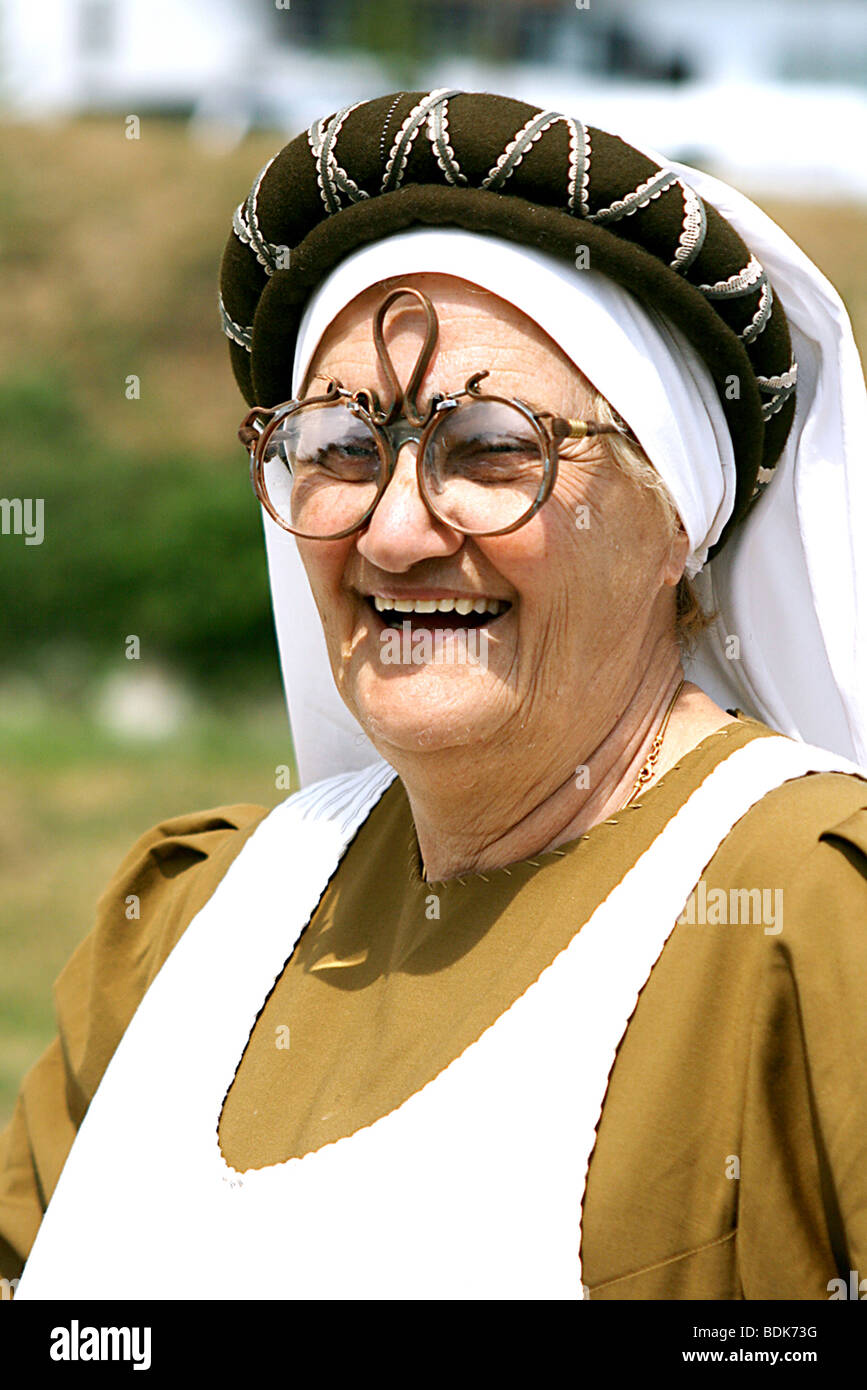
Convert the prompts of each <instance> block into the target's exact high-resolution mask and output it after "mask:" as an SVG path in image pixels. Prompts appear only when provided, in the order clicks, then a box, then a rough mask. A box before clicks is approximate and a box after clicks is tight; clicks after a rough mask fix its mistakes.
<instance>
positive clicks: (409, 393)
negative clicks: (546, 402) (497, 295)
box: [238, 286, 633, 541]
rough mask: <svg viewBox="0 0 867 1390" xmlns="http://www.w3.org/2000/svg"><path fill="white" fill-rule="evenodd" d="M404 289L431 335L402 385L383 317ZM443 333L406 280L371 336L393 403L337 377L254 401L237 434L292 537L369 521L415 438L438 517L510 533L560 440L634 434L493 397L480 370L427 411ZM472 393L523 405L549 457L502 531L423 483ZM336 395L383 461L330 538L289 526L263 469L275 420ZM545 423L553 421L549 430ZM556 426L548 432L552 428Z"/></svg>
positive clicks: (538, 503) (544, 487) (424, 495)
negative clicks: (443, 509)
mask: <svg viewBox="0 0 867 1390" xmlns="http://www.w3.org/2000/svg"><path fill="white" fill-rule="evenodd" d="M402 295H412V296H413V297H414V298H415V299H416V300H418V301H419V303H420V304H421V306H422V308H423V309H424V312H425V318H426V333H425V341H424V344H423V346H422V348H421V351H420V352H419V355H418V359H417V361H416V364H415V366H414V367H413V370H412V374H411V376H410V379H409V382H408V383H407V386H406V388H405V389H404V388H402V387H401V385H400V382H399V381H398V379H397V374H396V372H395V370H394V365H393V363H392V360H391V357H390V356H389V353H388V349H387V348H386V346H385V339H384V336H383V322H384V319H385V315H386V313H387V312H388V310H389V309H390V308H391V306H392V304H393V303H394V302H395V300H396V299H398V298H400V297H401V296H402ZM438 334H439V320H438V319H437V315H436V310H435V309H434V306H433V304H432V303H431V301H430V300H429V299H428V297H427V295H426V294H424V293H423V292H422V291H421V290H417V289H414V288H411V287H410V286H401V287H400V288H398V289H394V290H392V291H391V292H390V293H389V294H387V295H386V296H385V298H384V299H383V301H382V303H381V304H380V305H379V308H378V309H377V311H376V315H375V317H374V321H373V340H374V344H375V346H376V350H377V355H378V358H379V362H380V365H381V366H382V369H383V371H384V373H385V376H386V379H387V380H388V383H389V387H390V389H391V393H392V400H391V404H390V405H389V406H387V407H383V406H382V405H381V403H380V401H379V398H378V396H377V394H376V392H375V391H373V390H372V389H365V388H362V389H361V390H359V391H347V390H346V389H345V387H343V386H342V385H341V383H340V382H339V381H334V380H329V382H328V386H327V389H326V391H325V392H324V393H323V394H322V395H319V396H308V397H307V398H305V399H304V400H300V401H294V400H289V401H284V402H283V403H282V404H280V405H275V406H272V407H270V408H269V409H266V408H265V407H263V406H254V407H253V409H252V410H250V411H249V412H248V414H247V415H245V416H244V419H243V421H242V422H241V425H240V427H239V429H238V438H239V439H240V441H241V443H242V444H243V445H244V446H245V448H246V449H247V450H248V452H249V455H250V480H251V482H252V484H253V490H254V491H255V493H256V496H257V497H258V498H259V501H260V502H261V503H262V505H263V507H264V508H265V510H266V511H267V512H268V514H269V515H270V516H271V517H272V518H273V519H274V521H276V522H277V524H278V526H282V528H283V530H284V531H289V532H290V533H291V534H292V535H293V536H299V537H301V538H302V539H304V540H316V541H336V540H342V539H344V538H345V537H346V536H351V535H353V534H354V532H356V531H361V530H362V529H363V528H364V527H365V526H366V525H367V524H368V522H369V521H370V518H371V517H372V515H373V513H374V511H375V510H376V508H377V506H378V505H379V502H380V500H381V499H382V496H383V494H384V492H385V490H386V488H387V487H388V484H389V483H390V482H391V479H392V476H393V474H394V470H395V467H396V466H397V457H398V454H399V452H400V450H401V449H402V448H403V446H404V444H408V443H417V444H418V446H419V448H418V453H417V455H416V481H417V485H418V491H419V496H420V497H421V499H422V501H423V502H424V504H425V506H426V507H427V509H428V511H429V512H430V514H431V516H433V517H434V519H435V520H436V521H439V522H440V523H441V524H442V525H443V526H446V527H448V529H449V530H451V531H457V532H459V533H460V534H461V535H465V536H506V535H508V534H509V533H510V532H512V531H517V530H518V528H519V527H521V526H524V525H526V523H527V522H528V521H529V520H530V518H531V517H533V516H535V515H536V513H537V512H538V510H539V508H540V507H542V506H544V504H545V502H547V500H548V498H549V497H550V495H551V492H552V491H553V488H554V484H555V482H556V481H557V468H558V463H559V457H558V449H559V445H560V441H561V440H562V439H586V438H588V437H590V436H593V435H598V434H620V435H622V436H624V437H626V438H630V439H631V438H633V436H632V435H631V433H630V432H629V431H628V430H626V429H624V428H622V427H621V426H619V425H608V424H603V423H602V422H601V421H593V420H583V419H566V418H564V417H562V416H558V415H554V414H552V412H551V411H535V410H532V409H531V408H530V406H528V405H526V404H525V403H524V402H523V401H521V400H518V399H517V397H514V398H509V397H506V396H488V395H485V394H483V393H482V392H481V391H480V390H479V383H480V382H481V381H483V380H484V378H485V377H486V376H490V372H487V371H483V372H476V373H475V374H474V375H473V376H470V377H468V378H467V380H466V382H465V384H464V389H463V390H462V391H456V392H453V393H451V394H449V395H443V394H442V393H440V394H437V395H435V396H434V397H433V398H432V400H431V402H430V404H429V406H428V409H427V411H426V413H425V414H424V415H422V414H421V411H420V409H419V406H418V401H417V395H418V390H419V387H420V385H421V381H422V378H423V376H424V374H425V372H426V370H427V367H428V364H429V363H430V359H431V357H432V356H433V352H434V348H435V347H436V343H437V338H438ZM466 397H471V398H475V399H477V400H485V401H491V402H500V403H501V404H503V405H509V406H512V407H513V408H514V409H516V410H518V411H519V412H520V413H521V414H522V415H523V416H524V418H525V419H526V420H527V422H528V423H529V424H530V425H531V427H532V428H533V430H534V432H535V434H536V438H537V440H538V443H539V451H540V456H541V457H542V458H543V459H544V461H545V462H544V468H543V473H542V481H541V483H540V486H539V492H538V493H537V495H536V498H535V501H534V502H533V503H532V505H531V506H530V507H529V508H528V509H527V511H526V512H525V513H524V514H523V515H522V516H520V517H519V518H518V520H517V521H513V522H512V523H511V524H510V525H509V526H503V527H500V528H499V529H498V530H496V531H471V530H469V529H467V528H466V527H464V526H458V525H457V524H456V523H455V522H453V521H451V520H449V518H448V517H445V516H443V515H442V514H441V513H440V512H439V511H438V510H437V507H436V504H435V502H434V501H433V500H432V499H431V498H430V496H429V495H428V492H427V488H426V486H425V481H424V468H423V464H424V460H425V455H426V451H427V446H428V444H429V442H430V440H431V438H432V437H433V435H434V433H435V432H436V430H437V429H438V427H439V426H440V425H441V424H442V422H443V420H444V419H445V417H446V414H447V413H448V412H449V411H451V410H454V409H456V407H457V405H458V403H459V401H461V400H463V399H464V398H466ZM337 401H344V402H345V403H346V404H347V405H348V407H349V409H350V410H351V411H352V412H353V414H355V415H357V416H358V417H359V418H360V419H361V420H363V421H364V422H365V424H367V426H368V427H369V428H370V430H371V433H372V434H373V437H374V439H375V440H376V444H377V448H378V450H379V455H380V459H381V462H382V469H381V477H380V482H379V485H378V487H377V491H376V496H375V497H374V499H373V501H372V502H371V504H370V506H369V507H368V508H367V510H366V511H365V513H364V515H363V516H362V517H361V519H360V520H359V521H357V522H355V524H354V525H352V526H349V527H346V528H345V529H344V530H343V531H335V532H334V534H333V535H329V536H314V535H310V533H309V532H306V531H299V530H298V529H297V528H296V527H294V526H289V525H287V523H286V522H285V521H284V520H283V518H282V517H281V516H279V515H278V514H277V512H276V511H275V509H274V507H273V505H272V503H271V499H270V498H269V496H268V492H267V489H266V487H265V481H264V478H263V468H264V462H265V450H266V449H267V447H268V441H269V440H270V438H271V436H272V434H273V433H274V430H275V429H276V428H277V426H278V425H279V424H280V423H282V422H283V421H284V420H286V419H287V417H288V416H290V415H292V414H294V413H295V412H296V411H298V410H300V409H301V408H302V406H308V405H319V404H324V405H329V404H332V403H334V402H337ZM543 421H546V422H547V426H548V428H547V429H546V428H545V425H544V424H543ZM549 431H550V433H549Z"/></svg>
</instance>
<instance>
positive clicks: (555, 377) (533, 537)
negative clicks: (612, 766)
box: [299, 273, 687, 757]
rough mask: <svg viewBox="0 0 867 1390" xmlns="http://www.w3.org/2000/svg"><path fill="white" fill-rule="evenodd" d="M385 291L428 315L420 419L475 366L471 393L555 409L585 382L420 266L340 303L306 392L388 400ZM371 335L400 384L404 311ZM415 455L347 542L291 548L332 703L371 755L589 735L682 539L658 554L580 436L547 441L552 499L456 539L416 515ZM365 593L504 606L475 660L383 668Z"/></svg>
mask: <svg viewBox="0 0 867 1390" xmlns="http://www.w3.org/2000/svg"><path fill="white" fill-rule="evenodd" d="M397 283H400V284H407V285H412V286H415V287H416V288H418V289H421V290H424V292H425V293H426V294H427V295H428V297H429V298H430V299H431V301H432V302H433V304H434V307H435V309H436V312H437V315H438V318H439V341H438V346H437V349H436V352H435V355H434V357H433V359H432V361H431V364H430V366H429V367H428V370H427V374H426V376H425V379H424V381H423V383H422V387H421V390H420V392H419V401H420V403H421V405H422V407H423V408H424V407H425V406H426V404H427V401H428V400H429V398H430V396H431V395H432V394H433V393H434V392H443V393H446V392H449V391H459V390H462V389H463V386H464V383H465V381H466V379H467V378H468V377H469V376H471V375H472V374H473V373H475V372H479V371H483V370H486V371H488V372H489V373H490V376H489V377H488V378H487V379H486V380H485V381H484V383H483V385H482V390H483V391H484V392H490V393H491V394H497V395H501V396H506V397H512V396H516V397H518V398H519V399H521V400H523V401H525V402H527V403H529V404H531V405H533V406H534V407H536V408H537V409H547V410H551V411H553V412H554V413H556V414H558V415H566V416H576V415H578V416H580V415H584V414H586V412H587V406H588V393H587V384H586V381H585V379H584V378H583V377H582V376H581V374H580V373H579V372H578V371H577V370H576V369H575V367H574V365H573V364H572V363H571V362H570V361H569V360H568V359H567V358H566V357H565V356H564V354H563V353H562V352H561V351H560V349H559V348H558V347H557V346H556V344H555V343H554V342H553V341H552V340H551V339H550V338H549V337H548V336H547V334H545V333H544V332H543V330H542V329H541V328H539V327H538V325H537V324H535V323H534V322H533V321H532V320H531V319H529V318H527V317H526V316H525V315H524V314H523V313H521V311H520V310H518V309H516V308H515V307H514V306H512V305H510V304H508V303H506V302H505V301H503V300H501V299H499V298H498V297H497V296H495V295H493V294H490V293H488V292H487V291H485V290H481V289H479V288H478V287H477V286H475V285H471V284H468V283H467V282H465V281H462V280H458V279H456V278H454V277H452V276H447V275H439V274H433V273H426V274H417V275H411V276H403V277H401V278H400V280H399V281H394V282H389V284H388V286H387V287H383V285H377V286H374V287H372V288H371V289H370V290H368V291H366V292H365V293H364V294H362V295H361V296H359V297H358V298H357V299H356V300H354V301H353V302H352V303H351V304H349V305H348V306H347V307H346V308H345V309H344V310H343V311H342V312H341V313H340V314H339V316H338V317H337V318H336V319H335V320H334V321H333V322H332V324H331V325H330V326H329V328H328V330H327V332H326V334H325V335H324V337H323V339H322V340H321V342H320V344H319V347H318V349H317V352H316V354H315V356H314V359H313V361H312V363H311V365H310V368H309V371H308V375H307V384H306V388H305V393H306V394H310V395H313V394H316V393H317V391H318V390H320V389H321V383H317V382H315V381H313V380H312V378H313V376H314V375H323V376H326V377H334V378H336V379H337V380H339V381H340V382H341V383H342V384H343V385H344V386H345V387H347V388H348V389H349V390H351V391H355V390H357V389H359V388H361V387H374V388H375V389H376V390H377V391H378V392H379V394H380V397H381V398H382V399H388V389H387V382H386V380H385V378H384V376H383V374H382V372H381V369H380V367H379V362H378V357H377V353H376V350H375V347H374V343H373V338H372V329H371V325H372V319H373V315H374V313H375V312H376V308H377V306H378V304H379V303H380V302H381V300H382V298H383V296H384V294H385V292H386V288H390V287H393V285H394V284H397ZM385 337H386V343H387V345H388V348H389V351H390V354H391V357H392V360H393V362H394V364H395V368H396V371H397V374H398V378H399V380H400V381H401V383H403V384H405V383H406V382H407V381H408V379H409V375H410V373H411V371H412V368H413V365H414V363H415V361H416V358H417V356H418V352H419V348H420V346H421V344H422V341H423V337H424V320H423V314H422V312H421V309H420V307H419V306H418V305H417V304H416V303H413V301H412V300H411V299H409V298H407V299H405V300H398V301H397V303H396V304H395V305H394V306H393V308H392V309H390V311H389V313H388V316H387V318H386V327H385ZM416 450H417V446H416V445H415V444H407V445H406V446H405V447H404V448H403V449H402V450H401V452H400V454H399V456H398V460H397V467H396V469H395V472H394V475H393V477H392V479H391V481H390V482H389V485H388V487H387V489H386V491H385V493H384V494H383V496H382V498H381V500H380V502H379V505H378V507H377V509H376V511H375V513H374V515H373V518H372V520H371V521H370V523H369V525H368V526H367V528H366V530H365V531H363V532H361V533H356V534H355V535H353V536H350V537H348V538H346V539H344V540H338V541H299V550H300V552H301V556H302V560H303V563H304V566H305V568H306V571H307V575H308V578H309V581H310V584H311V587H312V591H313V595H314V598H315V601H316V604H317V607H318V610H319V613H320V616H321V619H322V623H323V627H324V631H325V637H326V641H327V645H328V652H329V657H330V661H331V666H332V670H333V673H334V678H335V681H336V683H337V686H338V689H339V690H340V693H341V695H342V697H343V699H344V700H345V702H346V704H347V705H348V707H349V709H350V710H351V711H352V713H353V714H354V715H355V717H356V718H357V719H358V721H359V723H360V724H361V725H362V726H363V728H364V729H365V731H366V732H367V733H368V735H369V737H370V738H371V740H372V741H373V743H374V744H375V745H376V746H377V748H378V749H379V750H380V751H381V752H382V753H384V754H385V756H386V757H388V756H389V753H392V754H395V753H397V751H398V750H404V751H406V752H413V751H415V752H421V751H424V750H429V751H434V750H440V749H445V748H448V747H457V746H464V745H469V744H472V745H476V746H477V747H478V748H479V750H481V747H482V745H484V744H488V745H490V746H491V747H492V748H494V749H495V748H496V747H497V746H498V745H499V746H505V742H506V741H510V742H511V743H512V747H513V748H514V741H515V740H517V741H518V742H519V743H520V744H521V745H522V746H523V747H524V748H526V749H527V750H530V749H533V748H538V749H539V751H540V752H541V751H542V750H543V749H544V748H549V749H552V750H554V749H556V748H557V747H558V746H560V747H562V746H563V739H564V737H567V735H568V734H569V733H570V732H572V731H573V730H574V728H575V726H576V723H579V722H580V723H581V724H582V725H583V726H585V727H586V726H589V728H588V733H590V732H592V731H593V729H597V731H598V732H599V733H600V735H601V736H603V737H604V734H605V733H606V732H607V730H608V728H610V727H611V724H612V723H613V722H615V721H616V718H617V717H619V715H620V714H621V713H622V711H623V709H624V708H625V707H626V705H627V704H628V702H629V699H630V698H631V696H632V694H633V692H634V689H635V681H636V680H640V678H641V674H642V672H643V671H644V670H646V669H647V665H648V664H649V661H650V656H651V653H652V652H653V650H654V648H655V647H656V644H657V643H658V642H659V641H661V640H663V641H664V640H666V639H671V637H672V634H673V621H674V588H673V585H675V584H676V582H677V579H678V578H679V577H680V573H681V570H682V567H683V562H684V559H685V557H686V549H687V547H686V538H685V536H683V537H682V538H681V541H682V543H678V544H677V545H676V546H675V547H674V549H673V551H672V547H671V545H670V544H669V542H668V539H667V536H666V533H665V529H664V525H663V520H662V514H661V510H660V507H659V503H658V501H657V500H656V499H655V498H654V497H653V496H652V494H649V493H648V492H646V491H641V490H639V489H638V488H637V487H636V486H635V485H634V484H633V483H631V482H629V481H628V480H627V479H626V478H624V477H623V475H622V474H621V472H620V470H619V469H618V468H617V466H616V464H614V463H613V462H612V461H609V460H608V458H607V457H606V453H605V447H604V444H603V443H602V442H599V441H594V440H584V441H580V442H579V441H568V442H567V443H566V444H564V446H563V447H562V449H561V452H560V459H561V463H560V467H559V474H558V479H557V483H556V487H555V489H554V492H553V494H552V496H551V497H550V498H549V500H548V501H547V502H546V504H545V505H544V506H543V507H542V508H541V509H540V511H539V512H538V513H537V514H536V515H535V516H534V517H533V518H532V519H531V520H530V521H529V522H527V524H526V525H524V526H523V527H521V528H520V529H518V530H517V531H515V532H513V533H512V534H510V535H504V536H495V537H483V538H479V539H471V538H468V537H465V536H463V535H461V534H460V533H458V532H455V531H452V530H450V529H449V528H448V527H446V526H444V525H442V524H441V523H440V522H438V521H436V520H435V519H434V518H433V517H432V516H431V515H430V513H429V512H428V511H427V509H426V507H425V505H424V503H423V502H422V500H421V498H420V496H419V493H418V488H417V484H416V474H415V456H416ZM567 460H568V461H567ZM670 552H672V553H670ZM376 597H380V598H385V599H407V600H434V599H436V600H439V599H449V598H455V599H459V598H463V599H472V600H476V599H496V600H499V602H500V605H501V609H502V607H503V605H508V607H507V608H505V610H504V611H501V612H500V614H499V615H498V616H496V617H494V616H491V618H490V619H489V620H487V621H486V623H485V626H484V629H482V630H479V631H478V632H477V633H476V635H475V637H473V636H472V634H468V639H467V640H468V648H467V650H468V652H469V654H470V656H472V655H473V654H474V655H475V658H476V659H475V661H473V660H471V659H464V660H453V661H450V662H449V661H442V660H441V661H434V660H427V661H426V660H421V661H420V662H413V661H409V662H405V661H403V660H398V661H396V660H395V659H394V656H395V647H394V643H393V640H392V639H390V638H389V637H388V635H387V633H388V630H387V629H386V628H385V625H384V623H383V621H382V619H381V618H380V616H378V614H377V612H376V610H375V606H374V601H375V599H376ZM401 621H402V622H405V621H409V622H411V624H412V626H413V629H417V628H421V627H424V628H426V629H428V630H431V631H434V630H435V626H436V615H435V614H430V615H421V614H402V615H401ZM450 621H454V619H451V620H450ZM483 633H484V634H486V635H483ZM406 650H409V649H408V648H407V649H406ZM416 650H418V647H417V648H416ZM388 653H390V655H388ZM458 654H459V653H458ZM606 720H607V721H608V722H607V723H606ZM567 741H568V738H567Z"/></svg>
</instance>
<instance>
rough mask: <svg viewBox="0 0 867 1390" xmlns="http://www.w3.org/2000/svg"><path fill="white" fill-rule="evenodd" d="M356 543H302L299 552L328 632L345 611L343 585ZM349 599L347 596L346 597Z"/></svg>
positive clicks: (348, 541)
mask: <svg viewBox="0 0 867 1390" xmlns="http://www.w3.org/2000/svg"><path fill="white" fill-rule="evenodd" d="M353 544H354V541H353V539H352V537H351V536H350V537H347V538H346V539H345V540H342V541H302V540H299V541H298V553H299V555H300V556H301V563H302V564H303V566H304V569H305V571H306V573H307V579H308V582H309V584H310V588H311V590H312V593H313V598H314V600H315V602H316V607H317V608H318V609H319V614H320V617H321V618H322V625H323V628H324V629H325V631H326V633H327V632H328V631H329V630H331V629H333V627H334V624H335V621H336V619H337V617H338V615H339V613H340V611H341V608H340V599H341V586H342V581H343V576H344V573H345V571H346V565H347V561H348V559H349V555H350V552H351V550H352V547H353ZM343 597H345V596H343Z"/></svg>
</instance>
